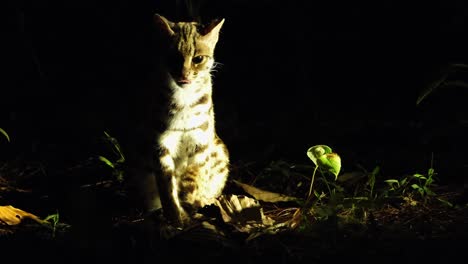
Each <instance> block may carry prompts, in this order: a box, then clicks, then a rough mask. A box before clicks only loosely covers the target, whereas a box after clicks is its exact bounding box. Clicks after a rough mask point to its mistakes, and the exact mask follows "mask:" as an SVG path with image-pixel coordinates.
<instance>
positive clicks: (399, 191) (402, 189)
mask: <svg viewBox="0 0 468 264" xmlns="http://www.w3.org/2000/svg"><path fill="white" fill-rule="evenodd" d="M435 175H436V173H435V171H434V169H433V168H429V170H428V171H427V175H423V174H419V173H415V174H413V175H410V176H406V177H403V178H402V179H400V180H397V179H388V180H385V182H386V183H387V184H388V185H389V187H390V189H389V191H390V192H393V193H395V194H396V195H401V196H405V195H406V194H408V191H417V192H418V193H419V195H420V196H421V198H422V199H423V200H424V201H427V199H428V197H430V196H434V195H435V193H434V192H433V191H432V190H431V188H432V187H433V186H434V176H435ZM414 181H417V183H414ZM410 188H411V189H410Z"/></svg>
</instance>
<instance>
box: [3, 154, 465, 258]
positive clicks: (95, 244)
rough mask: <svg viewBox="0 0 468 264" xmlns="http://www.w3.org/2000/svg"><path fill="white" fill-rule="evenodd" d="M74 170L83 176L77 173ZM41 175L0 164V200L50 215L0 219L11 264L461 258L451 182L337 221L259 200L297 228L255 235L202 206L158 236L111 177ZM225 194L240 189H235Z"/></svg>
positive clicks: (461, 226)
mask: <svg viewBox="0 0 468 264" xmlns="http://www.w3.org/2000/svg"><path fill="white" fill-rule="evenodd" d="M88 169H89V168H88ZM74 171H75V172H76V171H79V173H78V174H80V175H81V176H83V175H84V174H82V173H85V171H86V170H85V169H83V167H81V168H80V169H78V170H77V169H75V170H74ZM88 172H89V170H88ZM41 173H42V172H41V168H40V166H29V167H28V166H24V164H22V165H20V164H18V163H14V164H4V165H3V166H2V167H1V171H0V201H1V204H0V205H12V206H14V207H15V208H18V209H21V210H24V211H26V212H29V213H32V214H35V215H37V216H38V217H39V218H40V219H45V218H46V217H47V216H48V215H55V216H56V217H57V218H55V220H56V222H55V225H52V224H50V225H44V224H39V223H38V222H37V221H32V220H31V219H30V217H26V216H23V218H22V219H21V220H22V221H21V222H20V223H18V224H10V225H8V224H7V223H5V222H4V223H3V225H0V248H1V249H2V250H1V252H2V253H3V254H12V255H11V256H12V257H14V258H15V259H16V260H17V261H20V262H21V261H23V260H24V261H26V260H34V261H36V260H44V261H47V262H49V263H50V262H54V263H55V262H57V263H64V262H65V261H66V262H67V263H75V262H76V263H83V262H85V261H104V262H109V263H110V262H112V263H136V262H138V263H155V261H156V259H158V258H164V259H167V258H169V259H171V260H174V261H179V260H181V261H196V262H202V261H203V262H204V263H205V262H219V261H222V262H223V263H224V262H229V263H257V262H275V263H278V262H280V263H330V262H334V261H353V262H356V263H362V262H364V263H371V262H372V263H375V262H379V263H394V262H400V263H401V262H415V261H417V262H421V263H427V262H429V263H441V262H450V261H455V260H458V259H460V258H463V257H466V256H467V250H466V249H467V246H466V245H467V244H466V242H467V241H468V206H467V202H468V195H467V193H466V188H460V187H454V186H451V185H444V186H435V187H434V188H433V191H434V193H435V194H434V196H431V197H430V199H428V200H427V201H422V200H421V199H418V196H416V195H407V196H405V198H403V199H397V200H394V201H392V202H388V203H385V204H381V205H380V206H375V207H367V208H366V209H365V210H360V211H359V210H355V211H353V212H354V213H353V214H354V215H356V212H360V216H359V217H354V218H353V217H346V214H349V212H351V211H350V210H341V211H336V212H337V213H336V214H329V215H328V216H327V217H325V218H323V217H322V218H321V219H318V217H316V216H317V215H318V213H315V215H314V213H310V212H309V214H308V216H306V214H304V215H303V216H304V217H301V218H300V219H299V218H297V215H298V212H300V211H299V208H300V206H299V205H298V204H295V203H289V202H278V203H268V202H260V205H261V208H262V212H261V213H262V214H263V215H262V216H265V217H269V218H270V219H273V220H274V221H275V222H276V223H291V222H290V220H292V219H294V218H296V222H295V223H296V224H295V225H294V226H293V225H283V226H282V227H283V228H278V229H276V230H275V231H274V232H263V233H262V232H259V233H257V235H252V231H251V230H252V229H250V231H247V232H242V231H240V229H239V228H236V227H235V226H234V225H229V224H227V223H226V222H225V221H224V222H223V221H222V220H220V218H221V216H220V214H219V212H218V211H216V212H215V211H209V210H208V211H207V212H208V213H206V216H208V217H206V218H205V221H203V222H202V221H200V222H199V223H198V224H195V225H194V226H193V227H192V228H189V229H187V230H184V231H179V232H173V233H172V234H173V235H171V236H170V237H166V238H162V237H161V236H160V234H161V230H159V229H157V223H158V222H157V221H155V219H156V218H155V217H145V216H143V215H142V214H141V213H139V212H138V211H135V210H133V209H131V202H130V201H129V199H128V196H127V195H126V193H125V191H123V189H122V186H121V184H119V183H118V182H117V181H113V180H108V179H102V180H101V181H98V182H94V183H92V184H80V185H79V186H70V185H69V186H68V187H63V185H62V187H60V189H63V190H62V192H61V193H60V194H57V191H56V190H55V189H53V188H51V187H50V186H49V187H46V185H45V184H43V185H42V186H41V185H40V184H38V183H37V182H35V181H38V180H37V179H36V180H34V178H37V177H38V176H37V175H39V174H41ZM70 173H71V175H73V173H74V172H73V170H71V172H70ZM75 174H76V173H75ZM70 177H71V176H70ZM62 184H63V182H62ZM32 186H36V187H37V188H36V189H34V188H32ZM229 190H230V191H231V193H237V194H239V195H241V194H242V195H245V193H242V192H241V191H239V189H235V188H231V189H229ZM48 192H50V193H48ZM239 197H242V196H239ZM441 201H445V202H441ZM447 202H448V203H447ZM213 212H215V213H213ZM1 217H2V215H1V211H0V219H1ZM17 217H20V216H17ZM357 218H359V220H356V219H357ZM288 221H289V222H288ZM49 223H53V220H49ZM257 230H261V229H257ZM270 231H271V229H270ZM14 252H15V253H14ZM174 263H175V262H174Z"/></svg>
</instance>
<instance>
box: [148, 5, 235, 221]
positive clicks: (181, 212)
mask: <svg viewBox="0 0 468 264" xmlns="http://www.w3.org/2000/svg"><path fill="white" fill-rule="evenodd" d="M154 19H155V23H156V25H157V26H158V29H159V31H160V33H161V35H162V36H163V38H164V39H165V40H167V42H166V45H165V46H164V47H165V48H164V52H163V53H162V54H164V55H163V56H162V60H161V62H162V63H161V68H162V69H163V72H164V83H165V87H164V88H165V90H166V92H167V102H165V103H166V104H167V112H166V113H165V116H163V129H162V131H161V133H160V134H159V136H158V138H157V146H158V154H159V155H158V157H157V158H158V161H159V164H160V167H161V174H160V175H159V177H158V178H157V182H158V186H159V192H160V197H161V202H162V207H163V212H164V214H165V216H166V217H167V218H168V219H170V220H172V221H174V222H175V223H178V224H184V223H187V222H188V221H190V219H191V216H192V214H193V213H195V212H196V211H197V209H199V208H200V207H203V206H205V205H209V204H212V203H213V202H214V200H215V199H216V198H217V197H218V196H219V195H221V193H222V191H223V189H224V186H225V184H226V180H227V177H228V174H229V152H228V149H227V147H226V145H225V144H224V143H223V141H222V140H221V139H220V138H219V137H218V135H217V133H216V129H215V116H214V107H213V100H212V79H211V72H212V70H213V67H214V63H215V62H214V57H213V54H214V49H215V46H216V43H217V41H218V37H219V31H220V29H221V27H222V25H223V23H224V19H223V20H217V21H213V22H212V23H211V24H209V25H207V26H203V25H201V24H198V23H194V22H177V23H175V22H172V21H169V20H168V19H166V18H165V17H163V16H160V15H158V14H156V15H155V16H154Z"/></svg>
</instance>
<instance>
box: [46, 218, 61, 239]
mask: <svg viewBox="0 0 468 264" xmlns="http://www.w3.org/2000/svg"><path fill="white" fill-rule="evenodd" d="M43 221H44V222H45V223H47V224H50V225H52V237H55V232H56V229H57V224H58V223H59V213H58V212H57V213H56V214H52V215H48V216H47V217H46V218H44V220H43Z"/></svg>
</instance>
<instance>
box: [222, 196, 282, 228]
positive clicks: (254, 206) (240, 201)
mask: <svg viewBox="0 0 468 264" xmlns="http://www.w3.org/2000/svg"><path fill="white" fill-rule="evenodd" d="M215 205H216V206H218V208H219V209H220V212H221V216H222V218H223V221H224V222H225V223H228V224H231V225H233V226H234V227H235V228H236V229H237V230H239V231H240V232H246V233H250V232H252V231H254V230H258V229H262V228H265V227H268V226H271V225H273V223H274V220H273V219H271V218H269V217H267V216H265V215H264V214H263V208H262V207H261V206H260V203H259V202H258V201H257V200H255V199H253V198H250V197H247V196H244V195H228V196H225V195H223V196H221V197H219V198H218V199H217V200H216V201H215Z"/></svg>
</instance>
